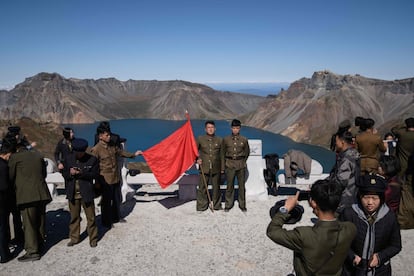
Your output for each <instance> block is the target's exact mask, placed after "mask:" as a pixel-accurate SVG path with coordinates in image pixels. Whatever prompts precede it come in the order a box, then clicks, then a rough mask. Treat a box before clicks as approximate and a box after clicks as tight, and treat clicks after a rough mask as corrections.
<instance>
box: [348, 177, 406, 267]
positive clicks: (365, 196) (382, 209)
mask: <svg viewBox="0 0 414 276" xmlns="http://www.w3.org/2000/svg"><path fill="white" fill-rule="evenodd" d="M358 186H359V195H358V203H357V204H354V205H352V207H350V208H348V209H346V210H345V212H344V216H343V218H344V220H346V221H351V222H353V223H354V224H355V226H356V227H357V235H356V237H355V239H354V241H353V242H352V245H351V249H350V252H349V254H348V257H347V259H346V261H345V265H344V270H343V275H392V273H391V263H390V259H391V258H392V257H394V256H395V255H397V254H398V253H399V252H400V251H401V234H400V227H399V225H398V223H397V218H396V216H395V213H394V212H393V211H391V210H390V208H389V207H388V206H387V205H386V204H385V196H384V192H385V189H386V186H387V183H386V180H385V178H383V177H381V176H380V175H376V174H367V175H364V176H363V177H361V179H360V181H359V184H358Z"/></svg>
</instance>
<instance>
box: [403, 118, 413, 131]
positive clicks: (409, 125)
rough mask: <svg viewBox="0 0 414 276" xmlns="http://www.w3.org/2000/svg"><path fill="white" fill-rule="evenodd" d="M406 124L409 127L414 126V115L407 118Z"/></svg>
mask: <svg viewBox="0 0 414 276" xmlns="http://www.w3.org/2000/svg"><path fill="white" fill-rule="evenodd" d="M404 122H405V126H406V127H407V128H412V127H414V118H413V117H410V118H407V119H405V121H404Z"/></svg>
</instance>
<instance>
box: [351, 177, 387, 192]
mask: <svg viewBox="0 0 414 276" xmlns="http://www.w3.org/2000/svg"><path fill="white" fill-rule="evenodd" d="M357 187H358V188H359V191H360V192H363V193H364V192H374V193H384V192H385V189H386V188H387V181H386V180H385V178H384V177H382V176H381V175H379V174H365V175H362V176H361V177H360V178H359V181H358V183H357Z"/></svg>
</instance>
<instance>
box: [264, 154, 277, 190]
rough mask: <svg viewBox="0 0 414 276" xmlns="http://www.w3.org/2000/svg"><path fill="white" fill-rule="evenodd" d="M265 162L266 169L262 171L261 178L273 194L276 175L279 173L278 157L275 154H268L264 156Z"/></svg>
mask: <svg viewBox="0 0 414 276" xmlns="http://www.w3.org/2000/svg"><path fill="white" fill-rule="evenodd" d="M264 158H265V161H266V169H263V176H264V179H265V181H266V184H267V186H268V187H269V189H271V194H273V193H274V192H275V191H274V189H275V188H276V174H277V172H278V171H279V155H278V154H277V153H269V154H266V155H265V156H264Z"/></svg>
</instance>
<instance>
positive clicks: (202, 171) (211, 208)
mask: <svg viewBox="0 0 414 276" xmlns="http://www.w3.org/2000/svg"><path fill="white" fill-rule="evenodd" d="M200 169H201V175H202V176H203V182H204V186H205V187H206V192H207V197H208V207H210V210H211V212H213V213H214V208H213V202H212V201H211V197H210V193H209V192H208V185H207V181H206V176H205V175H204V170H203V166H201V165H200Z"/></svg>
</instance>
